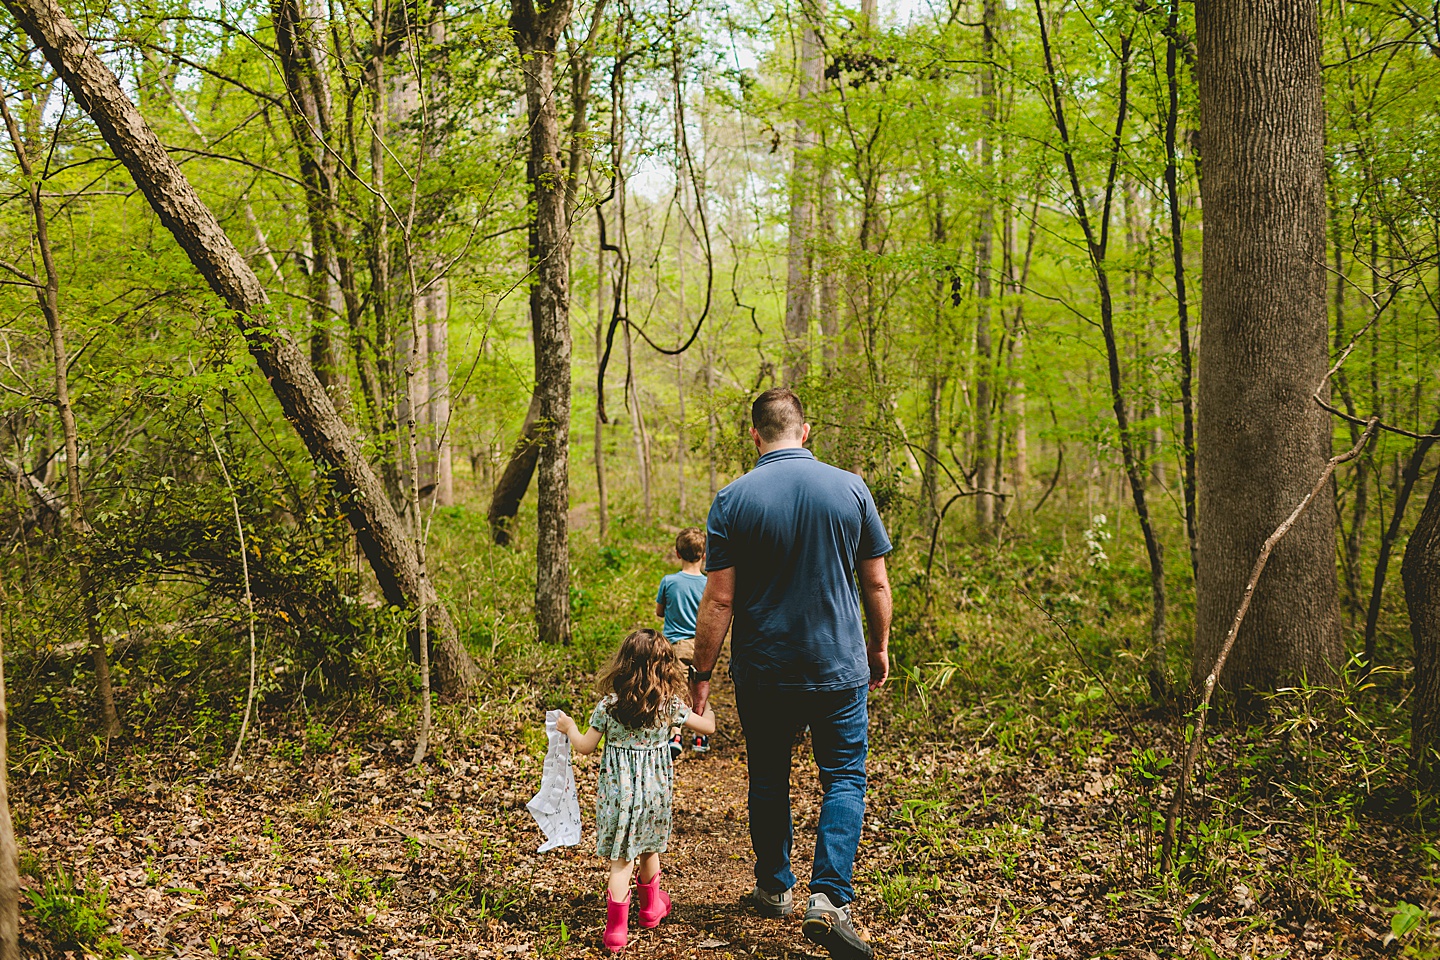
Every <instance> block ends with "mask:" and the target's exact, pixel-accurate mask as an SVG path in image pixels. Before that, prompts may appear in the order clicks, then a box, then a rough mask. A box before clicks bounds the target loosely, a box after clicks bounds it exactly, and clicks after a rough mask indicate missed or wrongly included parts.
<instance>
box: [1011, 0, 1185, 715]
mask: <svg viewBox="0 0 1440 960" xmlns="http://www.w3.org/2000/svg"><path fill="white" fill-rule="evenodd" d="M1035 13H1036V16H1037V19H1038V20H1039V26H1040V43H1041V46H1042V47H1043V49H1044V53H1045V73H1046V78H1047V79H1048V80H1049V81H1050V95H1051V98H1052V104H1053V114H1054V117H1055V126H1056V130H1057V132H1058V133H1059V134H1060V143H1061V147H1062V149H1063V150H1064V154H1065V172H1066V174H1067V175H1068V176H1069V181H1070V199H1071V202H1072V203H1073V204H1074V208H1075V212H1076V215H1077V216H1078V218H1079V220H1080V226H1081V229H1082V230H1083V231H1084V235H1085V242H1086V247H1087V248H1088V252H1089V254H1090V265H1091V268H1092V270H1093V271H1094V276H1095V289H1096V293H1097V294H1098V295H1099V301H1100V303H1099V307H1100V329H1101V331H1102V332H1103V334H1104V337H1105V360H1106V372H1107V374H1108V375H1109V380H1110V405H1111V409H1113V410H1114V411H1115V426H1116V428H1117V432H1118V433H1119V435H1120V457H1121V460H1122V462H1123V463H1124V465H1125V479H1126V480H1128V481H1129V484H1130V499H1131V502H1132V503H1133V504H1134V506H1135V519H1136V520H1138V521H1139V522H1140V533H1141V535H1142V537H1143V538H1144V540H1145V554H1146V558H1147V559H1148V561H1149V564H1150V597H1151V610H1152V613H1151V618H1150V650H1149V653H1148V655H1147V659H1148V660H1149V662H1150V669H1149V671H1148V674H1149V677H1148V679H1149V682H1150V692H1151V695H1152V696H1153V697H1154V698H1155V699H1156V700H1163V699H1164V698H1165V697H1167V696H1168V695H1169V692H1170V678H1169V668H1168V659H1169V655H1168V652H1167V647H1166V637H1165V610H1166V598H1165V557H1164V552H1163V550H1162V549H1161V545H1160V538H1159V537H1158V536H1157V534H1156V532H1155V525H1154V524H1153V523H1151V521H1150V506H1149V501H1148V499H1147V497H1146V493H1145V479H1146V478H1145V466H1144V463H1143V462H1142V461H1141V458H1140V456H1139V453H1138V450H1137V441H1136V437H1135V432H1134V430H1133V429H1132V427H1131V423H1130V412H1129V409H1128V405H1127V404H1126V402H1125V391H1124V381H1123V377H1122V375H1121V369H1120V344H1119V340H1118V338H1117V336H1116V333H1115V303H1114V298H1113V297H1112V295H1111V290H1110V274H1109V268H1108V265H1107V263H1106V254H1107V241H1108V238H1109V234H1110V216H1111V206H1112V203H1113V200H1114V196H1115V186H1116V173H1117V171H1118V169H1119V165H1120V153H1121V143H1122V136H1123V134H1124V130H1125V118H1126V114H1127V112H1128V107H1129V99H1128V90H1129V79H1130V54H1131V49H1132V44H1133V39H1134V38H1133V34H1130V33H1127V34H1125V35H1124V36H1123V37H1121V39H1120V44H1119V57H1120V62H1119V64H1118V66H1119V78H1118V86H1117V90H1116V94H1117V101H1118V105H1117V109H1116V113H1115V127H1114V132H1113V134H1112V135H1111V138H1110V144H1109V156H1110V164H1109V172H1108V173H1107V174H1106V179H1105V189H1104V194H1103V200H1102V201H1101V203H1100V204H1099V208H1098V210H1097V211H1096V220H1095V221H1093V222H1092V221H1091V219H1090V207H1089V205H1088V204H1087V203H1086V200H1085V191H1084V190H1083V189H1082V187H1081V186H1080V175H1079V172H1078V170H1077V167H1076V163H1075V154H1074V142H1073V141H1072V140H1071V139H1070V132H1069V127H1068V125H1067V123H1066V120H1065V108H1064V99H1063V97H1062V95H1061V92H1060V84H1059V79H1058V74H1057V72H1056V69H1055V60H1054V51H1053V49H1052V47H1051V45H1050V34H1049V29H1048V27H1047V24H1046V21H1045V12H1044V9H1043V8H1042V7H1041V4H1040V0H1035ZM1132 29H1133V28H1132ZM1097 469H1098V464H1097Z"/></svg>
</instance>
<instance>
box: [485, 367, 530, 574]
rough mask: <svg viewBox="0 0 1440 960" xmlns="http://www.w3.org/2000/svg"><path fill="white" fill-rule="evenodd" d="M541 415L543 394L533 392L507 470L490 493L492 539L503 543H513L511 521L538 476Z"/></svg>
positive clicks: (507, 462)
mask: <svg viewBox="0 0 1440 960" xmlns="http://www.w3.org/2000/svg"><path fill="white" fill-rule="evenodd" d="M539 416H540V393H539V391H538V390H537V391H535V392H533V393H531V394H530V406H529V408H528V409H526V411H525V421H524V423H522V424H521V425H520V436H519V438H518V439H516V441H515V446H514V448H513V449H512V450H511V451H510V459H509V460H507V461H505V470H504V472H503V473H501V474H500V479H499V480H497V481H496V482H495V489H494V490H492V491H491V492H490V512H489V513H488V514H487V516H488V518H489V520H490V538H491V539H492V540H494V541H495V543H497V544H499V545H500V546H502V547H504V546H508V545H509V544H510V535H511V531H510V521H512V520H514V519H515V515H516V514H517V513H519V512H520V501H522V500H524V499H525V491H526V490H528V489H529V488H530V478H531V477H532V476H534V475H535V464H536V462H537V461H538V460H539V458H540V441H539V438H538V436H537V432H538V431H537V428H536V426H535V423H536V420H537V419H538V418H539Z"/></svg>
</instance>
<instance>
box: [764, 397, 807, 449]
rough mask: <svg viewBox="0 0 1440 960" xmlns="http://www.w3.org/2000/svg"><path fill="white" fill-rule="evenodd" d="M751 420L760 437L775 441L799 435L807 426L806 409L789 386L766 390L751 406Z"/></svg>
mask: <svg viewBox="0 0 1440 960" xmlns="http://www.w3.org/2000/svg"><path fill="white" fill-rule="evenodd" d="M750 422H751V424H753V425H754V427H755V430H756V432H757V433H759V434H760V439H761V440H764V441H765V442H766V443H774V442H775V441H776V440H779V439H780V438H781V437H791V436H799V435H800V429H801V428H802V427H804V426H805V409H804V408H803V407H801V406H800V398H799V397H797V396H796V395H795V391H794V390H791V389H790V388H789V387H776V388H774V389H773V390H766V391H765V392H764V393H762V394H760V396H758V397H756V398H755V403H754V404H753V405H752V406H751V407H750Z"/></svg>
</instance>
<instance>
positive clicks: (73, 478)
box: [0, 99, 120, 737]
mask: <svg viewBox="0 0 1440 960" xmlns="http://www.w3.org/2000/svg"><path fill="white" fill-rule="evenodd" d="M0 110H3V113H4V118H5V127H6V132H7V133H8V134H9V136H10V145H11V147H12V148H13V149H14V151H15V159H16V160H17V161H18V163H19V164H20V172H21V174H22V175H23V176H24V177H25V180H26V190H27V193H28V196H29V200H30V213H31V215H32V216H33V217H34V223H35V245H36V246H37V247H38V248H39V250H40V262H41V264H42V265H43V266H44V269H45V277H44V279H43V280H36V279H35V278H31V284H32V287H33V289H34V291H35V299H36V301H37V302H38V304H39V306H40V312H41V313H42V314H44V315H45V326H46V327H47V328H48V330H49V332H50V350H51V354H52V359H53V360H54V362H55V407H56V409H57V410H58V411H59V413H60V431H61V435H62V436H63V437H64V441H65V484H66V486H67V487H68V488H69V489H68V491H67V492H68V495H69V500H70V528H71V531H72V532H73V533H74V534H75V541H76V542H75V547H76V549H78V550H81V551H83V550H84V549H85V542H84V541H85V539H86V537H88V536H89V534H90V522H89V521H88V520H87V519H86V517H85V496H84V492H83V490H82V489H81V487H80V439H79V434H78V431H77V430H76V429H75V410H74V408H73V407H72V406H71V404H70V374H69V371H70V358H69V353H68V352H67V350H66V349H65V326H64V324H63V323H62V322H61V319H60V275H59V273H58V272H57V271H56V269H55V258H54V256H53V255H52V254H51V249H50V225H49V221H48V220H47V219H46V217H45V202H44V200H43V199H42V198H41V189H40V188H41V186H42V181H41V180H40V179H37V178H36V176H35V171H34V169H33V168H32V167H31V165H30V157H29V154H28V151H27V149H26V142H25V139H24V135H23V134H22V133H21V131H20V127H19V125H18V124H16V122H15V120H14V118H13V117H12V116H11V114H10V108H9V107H8V106H6V105H5V103H4V100H3V99H0ZM35 119H36V120H38V118H35ZM79 572H80V593H81V595H82V600H81V607H82V612H83V614H84V619H85V635H86V639H87V640H88V642H89V644H90V659H91V663H92V664H93V665H94V667H95V698H96V701H97V704H98V706H99V708H100V722H101V723H102V724H104V727H105V735H106V736H107V737H114V736H118V735H119V734H120V717H119V714H117V713H116V711H115V689H114V686H113V685H112V684H111V682H110V659H109V657H108V655H107V654H106V652H105V637H104V635H103V634H102V633H101V630H100V611H99V604H98V602H97V600H96V597H95V579H94V576H93V575H92V571H91V568H90V563H89V561H88V560H84V559H82V560H81V562H80V571H79Z"/></svg>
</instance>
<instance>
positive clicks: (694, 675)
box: [690, 663, 715, 683]
mask: <svg viewBox="0 0 1440 960" xmlns="http://www.w3.org/2000/svg"><path fill="white" fill-rule="evenodd" d="M714 672H715V670H714V668H711V669H709V670H696V669H695V664H693V663H692V664H690V682H691V683H700V682H702V681H705V680H709V679H710V675H711V674H712V673H714Z"/></svg>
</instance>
